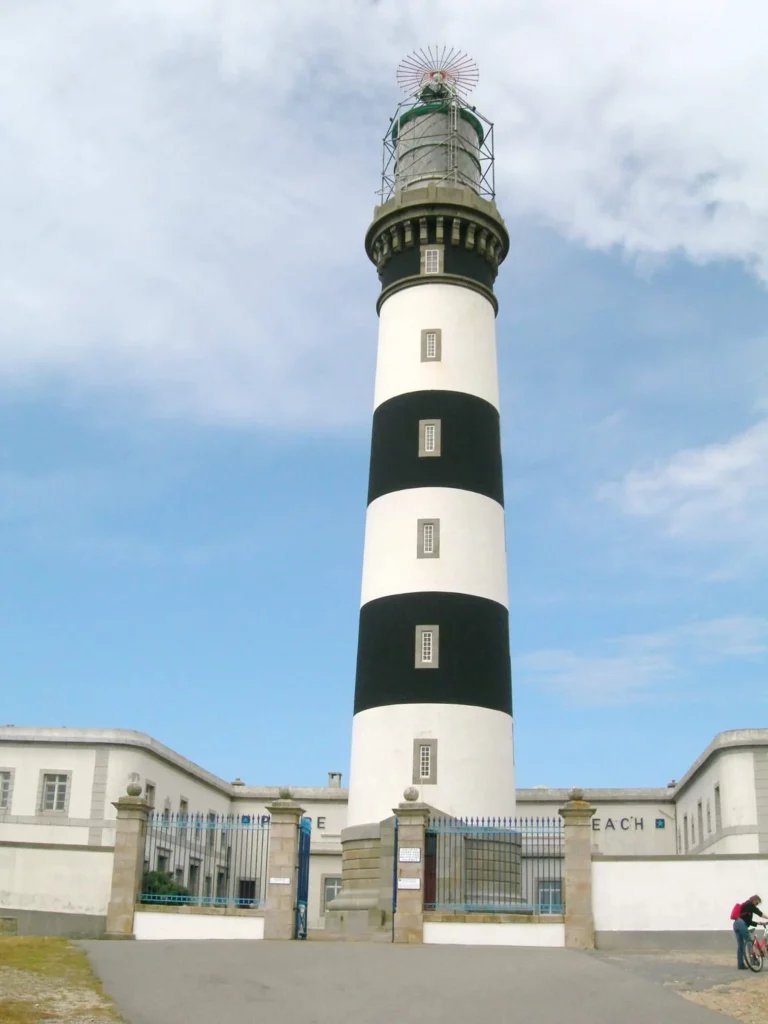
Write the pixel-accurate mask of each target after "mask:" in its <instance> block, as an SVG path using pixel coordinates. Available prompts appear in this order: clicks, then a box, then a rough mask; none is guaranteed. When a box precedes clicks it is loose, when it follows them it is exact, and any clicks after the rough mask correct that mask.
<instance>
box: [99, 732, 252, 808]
mask: <svg viewBox="0 0 768 1024" xmlns="http://www.w3.org/2000/svg"><path fill="white" fill-rule="evenodd" d="M132 772H138V774H139V776H140V779H141V784H142V786H144V785H145V784H146V783H147V782H148V781H149V782H152V783H154V785H155V809H156V810H158V811H162V810H163V806H164V803H165V800H166V798H167V799H170V801H171V811H172V812H173V813H177V812H178V810H179V801H180V800H181V798H182V797H183V798H184V799H186V800H187V801H188V802H189V810H190V812H191V813H200V814H207V813H208V812H209V811H215V813H216V814H231V813H232V810H231V801H230V799H229V797H228V795H227V794H225V793H222V792H221V791H220V790H218V789H216V788H215V787H214V786H209V785H206V784H205V783H204V782H202V781H201V780H199V779H196V778H195V777H194V776H192V775H189V774H187V773H186V772H184V771H182V770H181V769H179V768H177V767H175V766H174V765H171V764H168V763H167V762H166V761H164V760H162V759H161V758H159V757H156V756H155V755H154V754H152V753H151V752H149V751H145V750H140V749H137V748H133V747H113V748H112V749H111V751H110V755H109V770H108V773H107V799H106V807H105V816H106V817H107V818H108V819H114V818H115V816H116V814H117V812H116V810H115V808H114V807H113V806H112V804H113V802H114V801H115V800H118V799H119V798H120V797H122V796H125V790H126V786H127V785H128V782H129V779H130V776H131V773H132Z"/></svg>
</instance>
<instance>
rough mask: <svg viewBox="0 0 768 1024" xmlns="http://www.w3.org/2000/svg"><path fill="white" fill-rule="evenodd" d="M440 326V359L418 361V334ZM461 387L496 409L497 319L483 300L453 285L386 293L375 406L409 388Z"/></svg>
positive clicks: (382, 314) (497, 387)
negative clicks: (436, 360)
mask: <svg viewBox="0 0 768 1024" xmlns="http://www.w3.org/2000/svg"><path fill="white" fill-rule="evenodd" d="M434 327H438V328H440V329H441V330H442V358H441V360H440V361H439V362H429V363H422V362H421V332H422V330H427V329H429V328H434ZM424 390H441V391H464V392H465V393H466V394H468V395H477V396H478V397H479V398H484V399H485V400H486V401H487V402H490V403H491V405H493V406H495V407H496V408H497V409H498V407H499V379H498V369H497V361H496V319H495V316H494V312H493V307H492V306H491V304H490V302H489V301H488V299H486V298H484V297H483V296H482V295H480V294H479V293H478V292H475V291H473V290H472V289H470V288H462V287H460V286H458V285H452V284H437V283H434V284H429V285H428V286H427V285H420V286H419V287H418V288H405V289H403V291H401V292H396V293H395V294H394V295H391V296H390V297H389V298H388V299H387V300H386V301H385V303H384V305H383V306H382V307H381V313H380V315H379V348H378V358H377V363H376V388H375V397H374V408H376V407H378V406H379V405H381V403H382V402H386V401H387V400H388V399H390V398H393V397H394V396H395V395H402V394H404V393H405V392H409V391H424Z"/></svg>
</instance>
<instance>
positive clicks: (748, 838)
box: [677, 749, 758, 853]
mask: <svg viewBox="0 0 768 1024" xmlns="http://www.w3.org/2000/svg"><path fill="white" fill-rule="evenodd" d="M718 784H719V786H720V801H721V807H722V822H721V824H722V828H723V829H730V828H749V829H752V830H754V832H753V834H744V835H735V836H723V837H722V838H720V839H717V836H716V832H715V829H716V824H717V823H716V820H715V786H716V785H718ZM699 801H701V805H702V819H703V823H704V835H703V837H702V836H701V835H699V826H698V804H699ZM707 804H709V807H710V820H709V825H710V827H709V828H708V825H707ZM686 818H687V824H688V852H689V853H696V852H698V851H699V850H700V848H701V847H702V844H703V843H704V844H707V843H709V844H710V845H708V846H706V849H705V850H704V851H703V852H705V853H736V852H739V853H752V852H754V853H757V850H758V838H757V796H756V791H755V761H754V754H753V753H752V751H751V750H738V749H737V750H724V751H723V752H722V753H720V754H718V755H717V756H716V757H715V758H713V760H712V761H711V763H710V764H708V765H707V767H706V768H705V769H704V770H703V771H702V772H700V774H699V775H698V776H697V777H696V778H695V779H694V780H693V782H692V783H691V784H690V785H689V786H686V788H685V790H684V791H683V792H682V793H681V794H680V796H679V798H678V801H677V827H678V834H679V835H682V834H683V830H684V823H685V821H686ZM692 821H693V822H695V825H696V842H695V843H693V842H691V822H692ZM712 840H715V841H714V842H712ZM680 852H681V853H684V852H685V842H684V840H683V843H682V845H681V847H680Z"/></svg>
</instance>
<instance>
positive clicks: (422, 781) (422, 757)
mask: <svg viewBox="0 0 768 1024" xmlns="http://www.w3.org/2000/svg"><path fill="white" fill-rule="evenodd" d="M436 783H437V740H435V739H424V738H423V737H421V736H420V737H418V738H417V739H415V740H414V741H413V784H414V786H433V785H435V784H436Z"/></svg>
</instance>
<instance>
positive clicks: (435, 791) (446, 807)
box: [347, 289, 515, 825]
mask: <svg viewBox="0 0 768 1024" xmlns="http://www.w3.org/2000/svg"><path fill="white" fill-rule="evenodd" d="M413 290H414V291H417V290H418V289H413ZM417 738H419V739H437V784H436V785H430V786H422V787H421V788H420V792H421V799H422V800H424V801H425V802H426V803H429V804H431V805H432V806H434V807H437V808H439V810H441V811H443V812H444V813H446V814H451V815H457V816H459V817H464V816H486V817H488V816H494V815H499V816H507V817H510V816H514V813H515V766H514V758H513V753H512V749H513V748H512V718H511V717H510V716H509V715H505V714H503V713H502V712H500V711H490V710H488V708H478V707H471V706H469V705H464V704H393V705H388V706H384V707H377V708H369V709H368V710H367V711H361V712H359V713H358V714H356V715H355V717H354V720H353V723H352V759H351V778H352V779H353V780H354V786H353V787H352V788H350V791H349V809H348V815H347V824H348V825H364V824H367V823H369V822H377V821H383V820H384V819H385V818H388V817H390V816H391V814H392V809H393V808H394V807H397V805H398V804H399V803H400V802H401V801H402V799H403V790H404V789H405V788H406V787H408V786H411V785H412V784H413V741H414V739H417Z"/></svg>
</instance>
